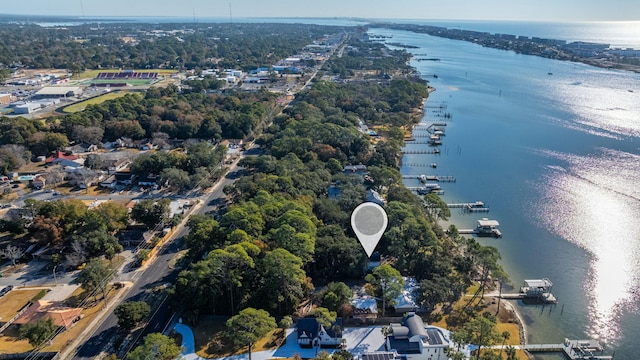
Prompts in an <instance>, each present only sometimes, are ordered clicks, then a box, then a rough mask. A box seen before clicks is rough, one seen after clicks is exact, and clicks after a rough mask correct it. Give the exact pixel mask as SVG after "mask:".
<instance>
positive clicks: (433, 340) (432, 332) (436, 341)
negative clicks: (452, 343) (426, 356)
mask: <svg viewBox="0 0 640 360" xmlns="http://www.w3.org/2000/svg"><path fill="white" fill-rule="evenodd" d="M427 336H428V337H429V344H431V345H441V344H442V338H441V337H440V333H439V332H438V330H436V329H427Z"/></svg>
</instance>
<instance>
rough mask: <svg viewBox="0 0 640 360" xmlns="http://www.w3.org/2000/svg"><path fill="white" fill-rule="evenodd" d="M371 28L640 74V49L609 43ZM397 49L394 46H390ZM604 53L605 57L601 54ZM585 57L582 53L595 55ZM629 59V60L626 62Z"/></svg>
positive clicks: (429, 28)
mask: <svg viewBox="0 0 640 360" xmlns="http://www.w3.org/2000/svg"><path fill="white" fill-rule="evenodd" d="M370 26H375V27H380V28H385V29H391V30H401V31H410V32H413V33H417V34H427V35H431V36H436V37H441V38H445V39H451V40H461V41H465V42H470V43H473V44H477V45H480V46H483V47H488V48H492V49H499V50H507V51H513V52H515V53H518V54H524V55H533V56H538V57H543V58H548V59H554V60H565V61H572V62H577V63H582V64H586V65H591V66H595V67H599V68H603V69H611V70H623V71H631V72H635V73H640V49H624V50H623V49H610V48H609V44H600V43H589V42H580V41H579V42H572V43H567V42H566V41H564V40H557V39H543V38H537V37H531V38H529V37H522V36H516V35H510V34H497V33H496V34H492V33H488V32H480V31H471V30H460V29H449V28H445V27H440V26H431V25H415V24H396V23H379V24H370ZM390 45H392V46H393V44H390ZM623 51H629V52H631V53H635V54H636V56H630V57H618V58H616V57H614V56H611V54H614V53H617V52H623ZM599 52H602V54H600V55H597V56H596V54H599ZM591 53H593V54H594V56H588V57H587V56H583V55H580V54H585V55H588V54H591ZM625 59H626V60H625Z"/></svg>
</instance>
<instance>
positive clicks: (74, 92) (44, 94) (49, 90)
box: [34, 86, 82, 99]
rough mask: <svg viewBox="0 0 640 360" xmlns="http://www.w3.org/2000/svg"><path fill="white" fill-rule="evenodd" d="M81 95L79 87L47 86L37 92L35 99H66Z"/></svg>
mask: <svg viewBox="0 0 640 360" xmlns="http://www.w3.org/2000/svg"><path fill="white" fill-rule="evenodd" d="M80 95H82V88H81V87H79V86H47V87H43V88H42V89H40V90H38V91H37V92H36V93H35V94H34V97H36V98H41V99H44V98H66V97H73V96H80Z"/></svg>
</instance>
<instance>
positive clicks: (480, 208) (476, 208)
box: [447, 201, 489, 232]
mask: <svg viewBox="0 0 640 360" xmlns="http://www.w3.org/2000/svg"><path fill="white" fill-rule="evenodd" d="M447 207H448V208H449V209H461V210H462V211H463V212H489V207H488V206H486V205H485V204H484V203H483V202H482V201H476V202H468V203H453V204H447ZM458 232H460V231H458Z"/></svg>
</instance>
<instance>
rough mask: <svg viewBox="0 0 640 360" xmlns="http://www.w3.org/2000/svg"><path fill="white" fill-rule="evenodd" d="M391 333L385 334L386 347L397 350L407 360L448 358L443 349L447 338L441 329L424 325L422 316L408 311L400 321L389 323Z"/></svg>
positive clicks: (447, 345)
mask: <svg viewBox="0 0 640 360" xmlns="http://www.w3.org/2000/svg"><path fill="white" fill-rule="evenodd" d="M390 326H391V334H389V336H387V343H386V348H387V350H388V351H392V352H394V351H395V352H397V353H398V354H399V355H400V356H401V357H402V358H405V359H407V360H448V359H449V357H448V356H447V354H446V352H445V350H446V349H447V348H448V347H449V340H448V339H447V338H446V337H445V336H444V333H443V332H442V330H441V329H439V328H437V327H435V326H425V324H424V322H423V321H422V318H420V316H418V315H416V314H415V313H409V314H407V315H406V316H405V317H403V318H402V323H400V324H391V325H390Z"/></svg>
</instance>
